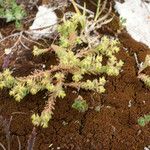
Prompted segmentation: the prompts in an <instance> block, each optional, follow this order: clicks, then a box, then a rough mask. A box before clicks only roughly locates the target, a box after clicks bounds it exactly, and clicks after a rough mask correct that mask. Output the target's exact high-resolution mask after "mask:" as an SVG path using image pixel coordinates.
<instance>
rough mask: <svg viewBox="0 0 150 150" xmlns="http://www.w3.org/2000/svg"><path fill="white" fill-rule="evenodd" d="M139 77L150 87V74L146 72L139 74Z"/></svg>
mask: <svg viewBox="0 0 150 150" xmlns="http://www.w3.org/2000/svg"><path fill="white" fill-rule="evenodd" d="M138 78H139V79H141V80H142V81H143V82H144V84H145V85H146V86H148V87H150V76H148V75H146V74H139V76H138Z"/></svg>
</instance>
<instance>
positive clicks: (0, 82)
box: [0, 69, 16, 89]
mask: <svg viewBox="0 0 150 150" xmlns="http://www.w3.org/2000/svg"><path fill="white" fill-rule="evenodd" d="M11 74H12V72H11V71H9V69H6V70H4V72H2V73H0V89H3V88H4V87H7V88H11V87H12V86H13V85H14V84H15V81H16V80H15V78H14V77H13V76H12V75H11Z"/></svg>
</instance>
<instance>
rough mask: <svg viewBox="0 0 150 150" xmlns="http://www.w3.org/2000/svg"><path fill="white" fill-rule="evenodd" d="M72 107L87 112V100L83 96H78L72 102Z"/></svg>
mask: <svg viewBox="0 0 150 150" xmlns="http://www.w3.org/2000/svg"><path fill="white" fill-rule="evenodd" d="M72 108H74V109H77V110H78V111H79V112H85V111H87V110H88V104H87V102H86V100H84V99H83V98H82V97H81V96H78V97H77V98H76V99H75V100H74V103H73V104H72Z"/></svg>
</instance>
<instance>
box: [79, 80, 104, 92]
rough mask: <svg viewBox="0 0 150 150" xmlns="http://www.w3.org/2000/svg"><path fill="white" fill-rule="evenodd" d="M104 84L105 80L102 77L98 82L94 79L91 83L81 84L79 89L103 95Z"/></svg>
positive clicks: (88, 81) (89, 81)
mask: <svg viewBox="0 0 150 150" xmlns="http://www.w3.org/2000/svg"><path fill="white" fill-rule="evenodd" d="M105 84H106V80H105V78H104V77H102V78H99V80H97V79H94V80H93V81H91V80H87V81H86V82H81V83H80V88H82V89H85V90H92V91H96V92H98V93H104V92H105V88H104V85H105Z"/></svg>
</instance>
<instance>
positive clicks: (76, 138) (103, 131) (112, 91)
mask: <svg viewBox="0 0 150 150" xmlns="http://www.w3.org/2000/svg"><path fill="white" fill-rule="evenodd" d="M113 23H114V22H112V23H111V29H109V25H108V26H107V27H104V28H103V29H102V31H101V32H102V33H103V32H105V33H107V34H108V35H114V36H115V34H114V33H115V32H116V31H115V25H114V24H113ZM13 28H14V26H13V25H12V24H10V25H4V26H2V27H1V28H0V32H2V34H3V35H5V36H6V35H9V34H10V31H12V30H13ZM118 37H119V40H120V42H121V43H122V46H121V50H120V53H119V54H118V58H119V59H122V60H123V61H124V62H125V64H124V67H123V71H122V72H121V73H120V75H119V76H118V77H113V78H112V77H108V83H107V85H106V93H105V94H103V95H97V94H94V93H92V92H87V91H82V90H81V91H79V93H75V92H74V89H67V93H68V94H67V96H66V97H65V98H64V99H63V100H62V99H58V100H57V102H56V105H55V110H54V115H53V119H52V120H51V121H50V123H49V127H48V128H46V129H42V128H37V129H36V131H37V136H36V140H35V146H34V150H59V149H60V150H143V149H144V147H146V146H148V145H150V124H148V125H146V126H145V127H140V126H139V125H138V124H137V119H138V118H139V117H140V116H143V115H144V114H147V113H149V111H150V100H149V98H150V90H149V89H147V88H146V87H145V85H144V84H143V83H142V82H141V81H140V80H139V79H137V72H138V69H137V65H136V62H135V58H134V53H136V54H137V56H138V59H139V61H140V62H141V61H143V60H144V58H145V56H146V54H148V53H149V51H150V50H149V49H148V48H147V47H146V46H144V45H143V44H141V43H137V42H135V41H134V40H133V39H132V38H131V37H130V36H129V35H128V34H127V33H126V32H125V31H124V32H122V33H121V34H119V36H118ZM3 44H4V45H1V46H0V56H2V55H3V53H4V52H3V48H4V47H5V48H6V47H7V46H9V47H10V45H12V44H13V41H12V40H10V41H8V42H7V43H6V42H4V43H3ZM29 46H30V47H32V45H30V44H29ZM31 53H32V52H31V51H30V50H24V49H21V53H19V57H20V60H17V61H16V60H15V58H12V62H11V65H15V66H16V69H15V74H16V75H19V76H20V75H21V76H23V75H27V74H29V73H30V72H31V71H33V70H34V69H35V68H38V69H41V65H42V64H46V65H48V64H49V63H51V62H52V63H55V62H54V58H53V55H47V54H46V55H43V56H41V57H38V58H34V57H33V56H32V54H31ZM15 56H17V57H18V55H15ZM1 60H2V59H1ZM1 66H2V61H1ZM78 94H80V95H82V96H83V97H84V98H85V99H86V100H87V102H88V104H89V106H90V108H89V110H88V111H86V112H85V113H79V112H78V111H76V110H74V109H73V108H71V105H72V103H73V100H74V98H75V97H76V96H77V95H78ZM0 97H1V98H0V115H1V116H3V117H4V118H6V119H8V120H9V118H10V117H11V116H12V122H11V127H10V133H11V136H13V140H12V143H11V150H17V149H18V142H17V139H16V137H17V136H18V137H19V139H20V142H21V147H22V148H21V149H22V150H25V149H27V141H28V139H29V135H30V134H31V132H32V129H33V125H32V123H31V119H30V117H31V114H32V113H33V112H39V113H40V112H41V111H42V110H43V108H44V105H45V101H46V100H47V96H46V92H45V91H43V92H39V93H38V94H37V95H36V96H31V95H28V96H27V97H26V98H25V99H24V100H22V101H21V102H20V103H17V102H16V101H15V100H14V99H13V98H11V97H10V96H9V94H8V90H7V89H5V90H2V91H0ZM97 106H99V107H100V111H96V110H95V108H96V107H97ZM0 142H1V143H2V144H4V145H5V146H6V147H7V144H6V143H7V141H6V139H5V133H4V131H3V130H1V131H0ZM0 149H1V148H0Z"/></svg>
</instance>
